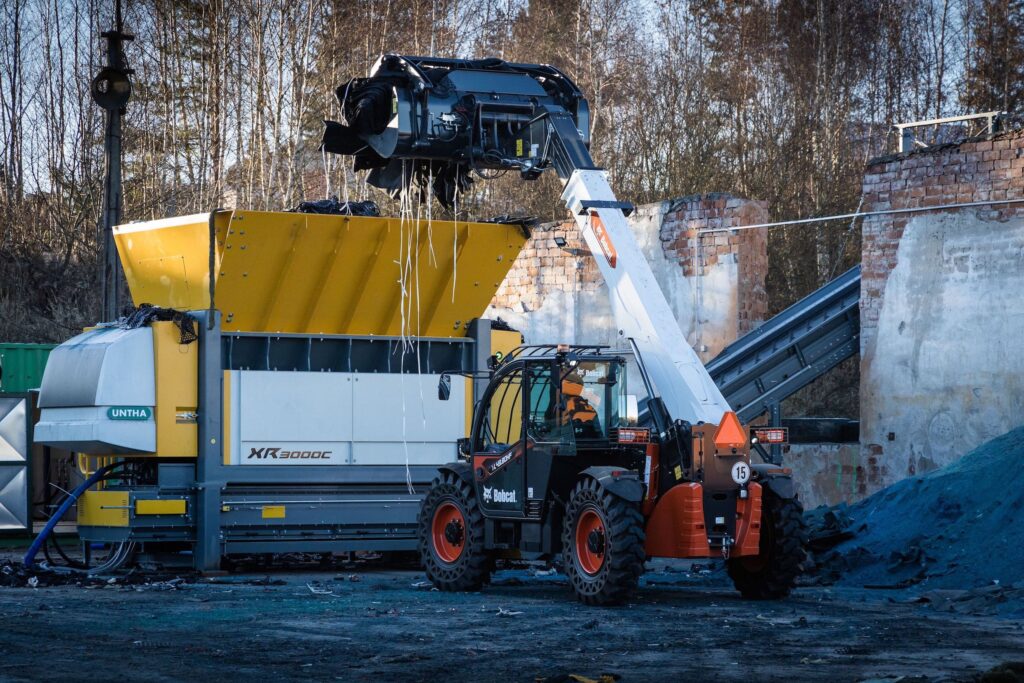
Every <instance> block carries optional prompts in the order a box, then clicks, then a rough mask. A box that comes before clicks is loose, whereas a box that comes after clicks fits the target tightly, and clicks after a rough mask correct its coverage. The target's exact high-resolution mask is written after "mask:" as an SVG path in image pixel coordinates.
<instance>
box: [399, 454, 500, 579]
mask: <svg viewBox="0 0 1024 683" xmlns="http://www.w3.org/2000/svg"><path fill="white" fill-rule="evenodd" d="M444 503H454V504H455V505H456V506H457V507H458V508H459V510H460V511H461V512H462V516H463V519H465V521H466V525H465V540H464V541H463V543H464V546H463V550H462V553H461V554H460V555H459V557H458V559H456V560H455V561H454V562H445V561H444V560H443V559H442V558H441V557H440V556H439V555H438V554H437V551H436V550H435V548H434V543H433V534H432V526H433V521H434V513H435V512H436V510H437V508H438V507H439V506H440V505H442V504H444ZM417 523H418V526H419V553H420V565H421V566H422V567H423V569H424V571H426V573H427V578H428V579H430V582H431V583H433V584H434V585H435V586H437V587H438V588H439V589H441V590H443V591H477V590H480V589H481V588H482V587H483V586H484V585H485V584H487V583H488V582H490V580H491V572H492V571H493V568H494V561H493V559H492V558H491V556H490V553H488V552H487V551H485V550H484V517H483V514H482V513H481V512H480V506H479V504H477V500H476V494H475V493H474V492H473V488H472V487H471V486H470V485H469V484H467V483H466V482H465V481H463V480H462V479H460V478H459V477H457V476H456V475H454V474H452V473H451V472H444V473H443V474H442V475H441V476H440V477H438V478H437V479H435V480H434V482H433V484H431V487H430V491H428V492H427V495H426V496H425V497H424V498H423V503H422V504H421V505H420V514H419V517H418V519H417Z"/></svg>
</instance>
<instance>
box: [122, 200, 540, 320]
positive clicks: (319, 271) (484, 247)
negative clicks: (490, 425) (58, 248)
mask: <svg viewBox="0 0 1024 683" xmlns="http://www.w3.org/2000/svg"><path fill="white" fill-rule="evenodd" d="M213 223H214V226H213V228H214V231H215V234H216V247H215V253H214V264H215V265H214V274H215V282H214V299H215V302H214V306H215V307H216V308H217V309H218V310H220V311H221V313H222V316H223V321H222V325H223V329H224V331H226V332H233V331H239V332H243V331H244V332H276V333H296V334H345V335H383V336H398V335H405V336H417V337H419V336H422V337H461V336H464V335H465V333H466V329H467V328H468V325H469V322H470V321H471V320H472V319H474V318H476V317H478V316H480V315H481V314H482V313H483V312H484V310H485V309H486V308H487V304H488V303H489V302H490V300H491V298H492V297H493V296H494V293H495V292H496V291H497V289H498V287H499V286H500V285H501V282H502V280H503V279H504V277H505V275H506V273H508V270H509V268H510V267H511V266H512V263H513V261H514V260H515V258H516V256H517V255H518V254H519V252H520V250H521V249H522V247H523V245H524V244H525V242H526V238H527V235H526V233H525V231H524V230H523V228H521V227H520V226H518V225H507V224H499V223H471V222H464V221H459V222H452V221H437V220H435V221H430V222H428V221H415V220H404V219H400V218H374V217H363V216H337V215H321V214H306V213H285V212H271V211H223V212H218V213H216V214H215V215H214V218H213ZM210 227H211V226H210V214H195V215H191V216H183V217H180V218H167V219H162V220H155V221H147V222H142V223H129V224H126V225H120V226H117V227H116V228H115V229H114V239H115V241H116V242H117V249H118V252H119V253H120V255H121V263H122V265H123V266H124V271H125V275H126V276H127V279H128V286H129V288H130V290H131V294H132V299H133V301H134V303H135V305H136V306H139V305H141V304H143V303H147V304H152V305H156V306H162V307H165V308H175V309H179V310H200V309H206V308H209V307H210V282H209V279H208V273H209V260H210Z"/></svg>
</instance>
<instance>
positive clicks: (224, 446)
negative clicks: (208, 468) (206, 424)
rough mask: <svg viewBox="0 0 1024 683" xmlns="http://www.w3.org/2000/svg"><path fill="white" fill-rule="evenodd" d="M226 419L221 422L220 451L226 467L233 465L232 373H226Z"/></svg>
mask: <svg viewBox="0 0 1024 683" xmlns="http://www.w3.org/2000/svg"><path fill="white" fill-rule="evenodd" d="M221 405H222V406H223V413H224V419H223V420H222V421H221V435H220V449H221V453H223V456H222V457H223V458H224V460H223V462H224V464H225V465H230V464H231V371H230V370H225V371H224V397H223V398H222V399H221Z"/></svg>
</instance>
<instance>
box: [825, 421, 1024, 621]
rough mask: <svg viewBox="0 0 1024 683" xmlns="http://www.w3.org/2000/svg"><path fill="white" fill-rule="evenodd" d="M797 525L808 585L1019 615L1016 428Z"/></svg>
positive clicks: (1020, 462) (1020, 513) (1022, 436)
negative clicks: (907, 591)
mask: <svg viewBox="0 0 1024 683" xmlns="http://www.w3.org/2000/svg"><path fill="white" fill-rule="evenodd" d="M807 520H808V524H809V526H810V528H811V535H810V536H811V539H810V551H811V560H810V564H811V565H812V566H811V567H810V572H809V574H810V576H809V582H810V583H817V584H819V585H822V584H823V585H839V586H851V587H863V588H877V589H904V588H911V587H913V588H915V589H918V590H917V592H918V593H919V594H923V593H924V592H926V591H954V593H949V592H946V593H934V592H933V593H931V596H930V598H928V599H930V600H933V601H934V602H935V603H936V604H943V605H948V606H950V609H951V610H957V608H958V606H961V605H963V604H964V603H965V602H966V603H970V604H974V603H975V602H977V601H978V600H979V599H981V600H982V602H985V596H989V598H990V599H988V602H987V603H986V604H988V603H991V602H993V601H994V602H996V603H999V604H1007V605H1011V606H1014V605H1019V606H1021V609H1024V552H1022V548H1024V427H1021V428H1018V429H1015V430H1013V431H1011V432H1008V433H1007V434H1004V435H1003V436H1000V437H998V438H995V439H993V440H991V441H989V442H987V443H985V444H983V445H981V446H979V447H978V448H976V449H974V450H973V451H971V452H970V453H968V454H967V455H965V456H963V457H962V458H961V459H960V460H958V461H956V462H955V463H952V464H950V465H948V466H946V467H944V468H942V469H939V470H936V471H935V472H931V473H929V474H927V475H924V476H918V477H911V478H908V479H905V480H903V481H901V482H898V483H896V484H894V485H892V486H890V487H888V488H886V489H884V490H882V491H879V492H878V493H876V494H874V495H873V496H870V497H869V498H866V499H864V500H863V501H861V502H859V503H857V504H855V505H851V506H846V505H840V506H837V507H833V508H824V507H822V508H818V509H816V510H813V511H811V512H809V513H808V514H807ZM957 591H962V593H956V592H957ZM1015 609H1016V608H1015Z"/></svg>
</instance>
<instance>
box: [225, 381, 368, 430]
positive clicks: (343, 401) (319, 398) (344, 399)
mask: <svg viewBox="0 0 1024 683" xmlns="http://www.w3.org/2000/svg"><path fill="white" fill-rule="evenodd" d="M238 385H239V390H240V399H241V405H240V407H241V420H242V421H241V425H240V426H241V438H242V441H266V440H268V439H271V440H296V441H350V440H351V439H352V375H350V374H348V373H341V372H284V371H280V372H266V371H255V370H253V371H244V372H239V373H238Z"/></svg>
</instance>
